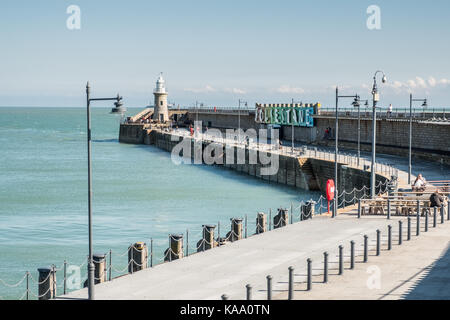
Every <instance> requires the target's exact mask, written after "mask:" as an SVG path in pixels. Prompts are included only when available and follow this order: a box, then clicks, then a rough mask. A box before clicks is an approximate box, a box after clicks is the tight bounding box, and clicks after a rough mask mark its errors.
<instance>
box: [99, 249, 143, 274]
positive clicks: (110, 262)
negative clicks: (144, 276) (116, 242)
mask: <svg viewBox="0 0 450 320" xmlns="http://www.w3.org/2000/svg"><path fill="white" fill-rule="evenodd" d="M147 263H148V262H147ZM108 276H109V281H111V279H112V250H111V249H109V272H108Z"/></svg>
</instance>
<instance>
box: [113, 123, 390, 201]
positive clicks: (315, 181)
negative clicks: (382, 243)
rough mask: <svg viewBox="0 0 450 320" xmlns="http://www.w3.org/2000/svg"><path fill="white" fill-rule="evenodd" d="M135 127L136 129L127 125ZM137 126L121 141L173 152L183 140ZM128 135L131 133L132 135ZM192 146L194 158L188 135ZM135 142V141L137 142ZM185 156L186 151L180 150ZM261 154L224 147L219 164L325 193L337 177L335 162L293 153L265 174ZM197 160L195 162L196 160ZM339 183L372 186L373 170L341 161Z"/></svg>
mask: <svg viewBox="0 0 450 320" xmlns="http://www.w3.org/2000/svg"><path fill="white" fill-rule="evenodd" d="M127 127H132V128H127ZM137 127H138V126H136V125H127V124H123V125H121V129H120V132H121V137H120V139H119V140H120V141H123V142H127V143H138V144H147V145H155V146H156V147H158V148H160V149H162V150H166V151H168V152H172V150H173V148H174V147H175V146H176V145H177V144H178V143H179V142H180V141H181V137H179V136H176V135H172V134H171V133H169V132H164V131H160V130H151V129H144V127H143V126H142V129H141V131H142V132H141V133H138V132H137V131H136V130H137ZM128 134H129V135H130V136H128ZM186 139H187V141H188V142H187V143H188V144H189V146H190V147H189V148H190V158H191V159H194V157H195V152H196V149H197V152H199V151H200V148H199V147H197V148H196V146H195V142H194V139H193V138H186ZM133 141H134V142H133ZM208 145H209V142H206V141H203V142H202V143H201V144H199V146H201V154H203V152H204V150H205V148H206V147H207V146H208ZM230 152H232V153H233V154H234V159H235V161H234V162H233V163H227V162H226V158H227V153H230ZM238 152H243V153H244V154H245V163H244V164H238V163H237V155H238ZM180 155H182V153H180ZM261 156H266V157H267V156H268V153H267V152H262V151H256V150H249V149H242V148H241V147H233V148H231V147H230V148H223V147H222V148H221V154H220V157H221V158H222V159H223V163H221V164H215V165H218V166H223V167H226V168H230V169H232V170H236V171H238V172H242V173H244V174H248V175H250V176H254V177H256V178H260V179H263V180H266V181H269V182H273V183H280V184H284V185H288V186H292V187H295V188H299V189H303V190H320V191H321V192H323V193H324V192H325V187H326V182H327V180H328V179H334V161H327V160H323V159H317V158H302V157H300V158H297V157H296V156H290V155H279V158H278V161H279V169H278V172H277V173H276V174H273V175H261V168H263V167H265V165H263V164H261V161H260V159H261ZM251 157H253V158H254V157H256V160H257V161H256V163H254V164H251V161H250V158H251ZM192 163H193V161H192ZM338 176H339V186H338V190H339V191H340V192H342V191H343V190H347V191H351V190H353V188H355V187H356V188H359V189H360V188H362V187H363V186H369V185H370V172H368V171H362V170H360V169H357V168H352V167H350V166H347V165H346V164H343V163H340V164H339V166H338ZM386 179H388V177H385V176H383V175H378V174H377V183H379V181H382V182H385V181H386Z"/></svg>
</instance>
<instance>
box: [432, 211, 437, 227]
mask: <svg viewBox="0 0 450 320" xmlns="http://www.w3.org/2000/svg"><path fill="white" fill-rule="evenodd" d="M436 216H437V207H434V211H433V228H436Z"/></svg>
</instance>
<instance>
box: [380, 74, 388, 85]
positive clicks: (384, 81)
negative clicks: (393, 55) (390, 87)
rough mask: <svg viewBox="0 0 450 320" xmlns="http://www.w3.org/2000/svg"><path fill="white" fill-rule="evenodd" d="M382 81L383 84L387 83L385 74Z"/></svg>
mask: <svg viewBox="0 0 450 320" xmlns="http://www.w3.org/2000/svg"><path fill="white" fill-rule="evenodd" d="M381 81H382V82H383V83H386V82H387V78H386V75H384V74H383V78H382V79H381Z"/></svg>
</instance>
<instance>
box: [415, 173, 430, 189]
mask: <svg viewBox="0 0 450 320" xmlns="http://www.w3.org/2000/svg"><path fill="white" fill-rule="evenodd" d="M426 184H427V182H426V181H425V178H424V177H423V176H422V174H419V175H418V176H417V178H416V180H415V181H414V183H413V186H412V191H425V188H426Z"/></svg>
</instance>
